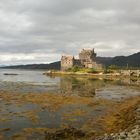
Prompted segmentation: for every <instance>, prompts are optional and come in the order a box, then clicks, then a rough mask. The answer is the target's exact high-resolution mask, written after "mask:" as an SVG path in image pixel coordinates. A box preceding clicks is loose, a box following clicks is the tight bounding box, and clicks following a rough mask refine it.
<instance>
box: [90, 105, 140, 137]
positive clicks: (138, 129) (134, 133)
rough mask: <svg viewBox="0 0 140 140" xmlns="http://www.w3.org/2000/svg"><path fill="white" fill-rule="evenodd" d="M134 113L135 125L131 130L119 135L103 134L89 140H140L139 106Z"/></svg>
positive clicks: (121, 132)
mask: <svg viewBox="0 0 140 140" xmlns="http://www.w3.org/2000/svg"><path fill="white" fill-rule="evenodd" d="M136 113H137V115H136V123H135V124H134V126H133V127H132V128H131V130H128V129H126V130H123V131H120V132H119V133H112V134H110V135H108V134H105V135H104V136H101V137H96V138H93V139H91V140H140V105H139V106H138V108H137V109H136Z"/></svg>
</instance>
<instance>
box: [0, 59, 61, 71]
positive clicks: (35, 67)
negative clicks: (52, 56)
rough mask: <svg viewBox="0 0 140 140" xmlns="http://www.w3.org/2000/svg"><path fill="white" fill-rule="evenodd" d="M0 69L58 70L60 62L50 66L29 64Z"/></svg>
mask: <svg viewBox="0 0 140 140" xmlns="http://www.w3.org/2000/svg"><path fill="white" fill-rule="evenodd" d="M1 68H7V69H48V70H49V69H55V70H60V61H58V62H53V63H50V64H30V65H15V66H6V67H1Z"/></svg>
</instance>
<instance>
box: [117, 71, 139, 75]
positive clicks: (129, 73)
mask: <svg viewBox="0 0 140 140" xmlns="http://www.w3.org/2000/svg"><path fill="white" fill-rule="evenodd" d="M120 73H121V74H122V75H124V76H135V77H140V70H121V72H120Z"/></svg>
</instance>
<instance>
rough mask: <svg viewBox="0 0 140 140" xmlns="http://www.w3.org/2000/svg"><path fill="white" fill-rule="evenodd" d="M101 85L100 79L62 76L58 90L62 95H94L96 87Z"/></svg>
mask: <svg viewBox="0 0 140 140" xmlns="http://www.w3.org/2000/svg"><path fill="white" fill-rule="evenodd" d="M103 85H104V83H103V81H100V80H95V79H89V78H80V77H79V78H78V77H63V78H61V80H60V91H61V93H62V94H64V95H78V96H82V97H94V96H95V94H96V89H97V88H98V87H101V86H103Z"/></svg>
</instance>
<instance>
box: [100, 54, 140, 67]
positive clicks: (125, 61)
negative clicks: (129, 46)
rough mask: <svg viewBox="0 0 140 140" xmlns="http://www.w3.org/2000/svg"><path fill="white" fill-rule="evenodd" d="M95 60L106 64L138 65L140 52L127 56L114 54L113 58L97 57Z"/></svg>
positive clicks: (139, 65) (139, 63)
mask: <svg viewBox="0 0 140 140" xmlns="http://www.w3.org/2000/svg"><path fill="white" fill-rule="evenodd" d="M97 61H98V62H100V63H103V64H104V65H106V66H109V65H117V66H127V65H128V66H131V67H140V52H138V53H135V54H132V55H129V56H116V57H113V58H102V59H101V58H99V59H98V58H97Z"/></svg>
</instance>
